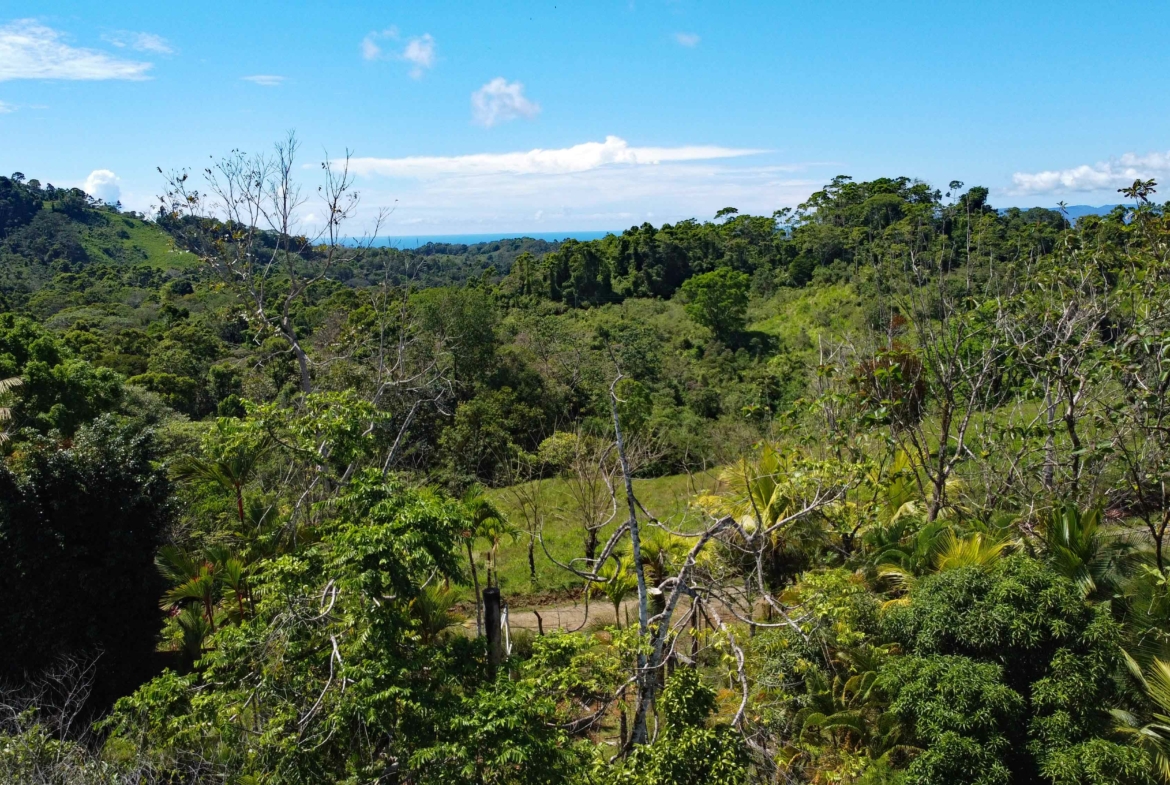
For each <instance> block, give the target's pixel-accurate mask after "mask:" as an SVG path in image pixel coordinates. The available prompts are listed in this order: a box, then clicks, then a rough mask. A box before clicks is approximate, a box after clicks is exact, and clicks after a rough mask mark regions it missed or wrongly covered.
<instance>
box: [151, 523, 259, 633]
mask: <svg viewBox="0 0 1170 785" xmlns="http://www.w3.org/2000/svg"><path fill="white" fill-rule="evenodd" d="M156 563H157V564H158V568H159V571H160V572H161V573H162V574H163V576H164V577H166V578H167V579H168V580H169V581H170V582H171V584H172V586H171V588H170V589H168V590H167V591H166V593H165V594H163V598H162V602H161V605H162V608H163V609H164V610H169V611H176V612H177V615H176V616H175V617H174V618H175V621H176V623H177V624H178V625H179V627H180V628H181V631H182V639H183V645H184V648H185V649H187V650H188V651H190V650H192V647H193V645H194V644H193V641H195V640H196V639H198V641H197V642H198V644H199V646H198V648H199V649H200V650H201V649H202V645H203V639H204V638H206V637H207V635H210V634H211V633H213V632H215V629H216V626H217V624H222V623H223V622H224V621H229V622H235V623H236V624H241V623H243V621H244V619H245V618H247V615H248V613H249V612H250V609H251V607H252V593H251V590H250V588H249V586H248V579H247V565H246V564H245V563H244V561H243V559H241V558H240V557H239V556H238V555H237V554H235V553H233V552H232V551H230V550H229V549H227V548H223V547H212V548H208V549H206V550H205V551H204V552H203V553H201V554H198V555H195V554H191V553H188V552H186V551H184V550H182V549H180V548H177V547H175V546H173V545H167V546H164V547H163V548H160V549H159V553H158V557H157V559H156ZM192 613H196V614H197V615H199V616H201V617H202V619H203V621H202V622H201V623H200V624H195V623H194V620H193V618H194V617H193V616H192V615H191V614H192Z"/></svg>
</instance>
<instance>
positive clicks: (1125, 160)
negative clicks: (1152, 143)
mask: <svg viewBox="0 0 1170 785" xmlns="http://www.w3.org/2000/svg"><path fill="white" fill-rule="evenodd" d="M1168 176H1170V152H1167V153H1149V154H1147V155H1136V154H1134V153H1126V154H1125V155H1122V156H1121V157H1120V158H1112V159H1110V160H1108V161H1100V162H1098V163H1095V164H1092V165H1089V164H1082V165H1080V166H1074V167H1072V168H1070V169H1058V170H1049V171H1043V172H1016V173H1015V174H1013V175H1012V188H1011V189H1010V192H1011V193H1013V194H1016V195H1019V196H1031V195H1035V194H1060V193H1075V192H1087V191H1114V190H1116V189H1118V188H1122V187H1124V186H1127V185H1132V184H1133V181H1134V180H1137V179H1139V178H1140V179H1142V180H1148V179H1150V178H1159V177H1168Z"/></svg>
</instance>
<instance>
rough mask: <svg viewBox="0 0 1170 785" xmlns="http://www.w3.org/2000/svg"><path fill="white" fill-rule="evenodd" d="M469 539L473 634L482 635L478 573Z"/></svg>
mask: <svg viewBox="0 0 1170 785" xmlns="http://www.w3.org/2000/svg"><path fill="white" fill-rule="evenodd" d="M471 539H472V538H470V537H469V538H467V563H468V564H470V565H471V585H472V587H473V588H474V589H475V634H476V635H477V636H479V635H483V610H482V608H481V607H480V604H479V603H480V596H479V571H478V570H476V569H475V554H473V553H472V552H471Z"/></svg>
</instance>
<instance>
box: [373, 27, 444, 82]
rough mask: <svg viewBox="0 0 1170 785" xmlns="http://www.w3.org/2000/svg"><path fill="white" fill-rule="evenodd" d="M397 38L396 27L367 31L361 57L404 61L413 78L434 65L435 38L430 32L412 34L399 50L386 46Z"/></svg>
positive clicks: (416, 77) (419, 76) (418, 77)
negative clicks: (409, 67) (409, 65)
mask: <svg viewBox="0 0 1170 785" xmlns="http://www.w3.org/2000/svg"><path fill="white" fill-rule="evenodd" d="M398 40H399V36H398V28H397V27H387V28H386V29H385V30H380V31H373V32H370V33H367V34H366V37H365V38H363V39H362V43H361V47H360V49H361V53H362V59H363V60H402V61H405V62H407V63H410V64H411V69H410V76H411V78H413V79H421V78H422V77H423V75H424V74H425V73H426V72H427V71H428V70H430V69H431V68H434V67H435V39H434V37H433V36H432V35H431V34H430V33H423V34H422V35H419V36H414V37H413V38H411V39H409V40H408V41H407V42H406V45H405V46H404V47H403V48H402V49H401V50H399V49H398V48H397V46H395V47H393V48H390V49H388V48H387V46H386V44H387V42H397V41H398Z"/></svg>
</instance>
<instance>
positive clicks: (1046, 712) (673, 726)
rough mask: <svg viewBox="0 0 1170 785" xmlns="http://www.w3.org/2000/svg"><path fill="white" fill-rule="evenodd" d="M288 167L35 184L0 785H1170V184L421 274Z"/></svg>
mask: <svg viewBox="0 0 1170 785" xmlns="http://www.w3.org/2000/svg"><path fill="white" fill-rule="evenodd" d="M293 153H295V142H291V141H290V143H288V144H286V145H284V146H281V147H278V148H277V152H276V154H275V156H274V157H273V158H263V157H261V158H247V157H244V156H242V155H236V156H232V157H229V158H228V159H225V160H223V161H221V162H219V163H218V165H217V166H215V167H214V168H213V169H212V170H209V172H208V181H207V183H206V186H204V185H200V190H195V188H194V186H193V185H192V183H193V179H189V178H188V176H187V175H186V174H184V173H177V174H175V175H172V176H171V177H170V178H169V180H168V193H167V196H166V197H164V200H163V206H162V209H160V211H159V213H158V214H157V215H156V216H152V217H151V219H150V220H147V219H146V218H145V217H144V216H142V215H139V214H135V213H126V212H122V211H121V210H120V209H119V208H118V207H117V206H109V205H103V204H99V203H97V202H96V201H94V200H92V199H90V198H89V197H87V196H86V195H85V194H84V193H81V192H80V191H77V190H75V189H74V190H66V189H59V188H54V187H52V186H49V185H42V184H41V183H40V182H38V181H37V180H31V179H26V178H25V177H24V176H23V175H21V174H14V175H13V176H11V177H7V178H5V177H0V306H2V312H0V396H2V400H0V404H2V405H3V408H2V409H0V428H3V440H2V442H0V452H2V454H3V462H2V463H0V563H2V564H3V565H4V569H3V570H2V571H0V597H3V598H4V603H3V611H0V640H2V641H3V642H4V645H3V646H0V681H2V682H3V685H4V686H3V689H2V690H0V778H2V779H3V780H4V781H11V782H54V783H74V782H77V783H81V782H84V783H91V782H92V783H156V782H157V783H196V782H232V783H318V782H347V783H420V784H421V783H464V782H465V783H501V784H503V783H517V784H519V783H577V782H579V783H630V784H637V785H659V784H662V785H665V784H666V783H781V782H783V783H859V784H860V783H867V784H869V785H877V784H878V783H901V784H904V785H936V784H937V785H949V784H950V783H978V784H979V785H999V784H1003V785H1006V784H1007V783H1052V784H1054V785H1073V784H1074V783H1078V784H1084V785H1107V784H1116V785H1121V784H1122V783H1155V782H1160V781H1170V579H1168V577H1167V576H1168V572H1167V571H1168V569H1170V564H1168V563H1167V560H1168V559H1170V554H1168V553H1167V547H1170V542H1167V533H1168V528H1170V498H1168V496H1167V494H1168V493H1170V491H1168V490H1167V488H1168V487H1170V486H1168V485H1167V482H1168V481H1170V419H1168V418H1170V211H1168V207H1170V205H1167V206H1161V205H1159V204H1158V203H1157V202H1156V201H1155V196H1156V191H1155V188H1156V184H1155V183H1153V182H1152V181H1150V182H1137V183H1135V184H1134V186H1133V187H1132V188H1128V189H1124V192H1125V196H1126V198H1127V199H1128V200H1129V202H1128V205H1127V206H1123V207H1118V208H1117V209H1115V210H1114V211H1113V212H1112V213H1111V214H1109V215H1105V216H1085V217H1082V218H1080V219H1079V220H1078V221H1077V222H1076V224H1075V225H1071V224H1070V222H1069V221H1068V220H1067V219H1066V217H1065V216H1064V215H1063V214H1062V213H1061V212H1059V211H1053V210H1045V209H1039V208H1037V209H1031V210H1019V209H1014V208H1013V209H1008V210H1002V211H1001V210H997V209H995V208H993V207H992V206H991V205H990V204H988V201H987V200H988V195H989V194H988V191H987V190H986V189H984V188H978V187H976V188H965V187H964V185H963V184H962V183H959V182H952V183H950V185H949V186H948V188H947V189H945V190H939V189H935V188H933V187H931V186H930V185H928V184H926V183H923V182H920V181H917V180H912V179H908V178H892V179H879V180H874V181H872V182H854V181H853V180H851V179H850V178H848V177H838V178H836V179H834V180H833V181H832V182H831V183H829V184H827V185H826V186H825V187H824V188H823V189H822V190H821V191H818V192H817V193H815V194H813V195H812V196H811V197H810V198H809V200H808V201H807V202H806V203H805V204H803V205H801V206H800V207H799V208H798V209H796V210H781V211H778V212H776V213H775V214H773V215H771V216H751V215H741V214H739V213H738V212H737V211H736V210H735V209H733V208H726V209H724V210H721V211H720V212H719V213H718V214H717V215H716V216H715V217H714V218H713V220H710V221H705V222H700V221H682V222H680V223H677V224H673V225H670V224H666V225H663V226H660V227H653V226H651V225H649V224H643V225H642V226H637V227H631V228H630V229H629V230H627V231H625V232H623V233H622V234H621V235H610V236H607V237H605V238H604V239H601V240H596V241H590V242H576V241H572V240H569V241H565V242H564V243H557V244H549V243H545V242H543V241H535V240H531V239H520V240H507V241H500V242H498V243H484V244H480V245H476V246H435V245H432V246H425V247H423V248H421V249H415V250H409V251H408V250H400V249H393V248H384V247H376V246H373V245H368V246H367V245H363V244H361V243H356V242H350V241H347V240H343V239H341V238H344V237H346V236H347V235H346V234H345V232H344V230H343V229H342V228H341V227H342V226H343V224H344V222H345V221H346V219H347V218H349V216H350V215H351V213H352V210H353V209H354V206H355V200H354V198H353V192H352V182H351V181H350V180H349V179H347V177H346V176H345V175H344V173H340V174H338V173H337V172H336V171H335V170H330V169H329V168H326V169H325V175H324V177H325V180H324V184H323V185H322V187H321V189H320V190H319V191H318V190H317V189H313V191H314V194H313V198H314V199H317V198H320V199H323V200H324V209H325V212H324V213H323V214H325V215H332V216H333V220H332V222H331V223H330V224H329V226H328V227H327V229H326V230H324V233H323V234H321V235H318V236H314V237H306V236H303V235H301V234H298V232H297V231H296V230H295V229H294V227H296V226H298V223H297V221H296V217H297V210H298V209H300V207H301V205H302V204H303V201H302V200H301V198H300V196H299V194H300V193H301V192H300V191H299V190H298V187H297V185H296V183H295V182H294V181H293V179H292V174H291V173H292V172H294V171H296V168H295V167H294V166H293V165H292V160H293ZM227 193H232V194H235V197H234V198H233V199H223V198H221V197H222V196H223V195H224V194H227ZM306 193H308V190H307V189H306ZM286 194H292V195H293V198H291V199H281V198H279V196H280V195H286ZM486 588H490V589H491V590H492V591H491V592H485V591H484V590H485V589H486ZM497 591H498V592H500V593H502V595H503V599H504V602H505V605H506V609H505V610H506V611H507V614H506V615H505V622H504V629H503V630H502V632H498V631H497V630H496V629H494V627H493V626H492V625H493V624H494V619H495V617H494V615H493V614H494V611H493V608H494V605H493V604H492V603H491V602H490V601H486V602H487V604H485V600H484V598H488V597H489V596H492V595H494V593H495V592H497ZM530 611H534V612H533V613H530ZM542 612H543V616H541V615H540V614H541V613H542ZM562 613H563V614H565V618H568V619H571V622H570V621H564V620H562V621H561V622H560V623H558V622H557V621H555V619H561V618H562V616H561V614H562ZM529 615H530V616H532V617H533V618H534V620H535V623H534V625H529V624H528V623H527V621H526V620H527V617H528V616H529ZM522 618H523V619H524V620H525V621H523V622H522Z"/></svg>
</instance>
